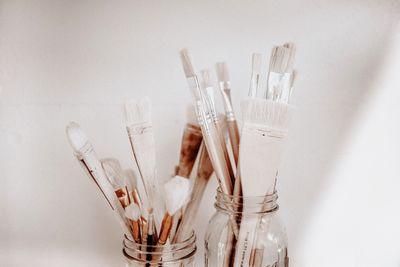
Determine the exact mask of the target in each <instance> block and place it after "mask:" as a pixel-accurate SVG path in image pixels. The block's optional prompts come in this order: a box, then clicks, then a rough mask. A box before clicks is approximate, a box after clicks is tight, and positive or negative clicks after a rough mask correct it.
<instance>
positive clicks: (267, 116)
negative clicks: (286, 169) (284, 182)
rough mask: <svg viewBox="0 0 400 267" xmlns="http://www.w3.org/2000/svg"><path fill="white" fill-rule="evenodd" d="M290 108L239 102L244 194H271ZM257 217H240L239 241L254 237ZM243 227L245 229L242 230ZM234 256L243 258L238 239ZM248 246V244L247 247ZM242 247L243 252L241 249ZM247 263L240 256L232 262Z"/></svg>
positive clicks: (262, 102) (255, 101) (268, 102)
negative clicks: (237, 250)
mask: <svg viewBox="0 0 400 267" xmlns="http://www.w3.org/2000/svg"><path fill="white" fill-rule="evenodd" d="M290 114H291V109H290V107H289V105H287V104H284V103H280V102H276V101H271V100H266V99H258V98H252V99H247V100H245V101H243V102H242V115H243V128H242V135H241V144H240V155H239V160H240V177H241V183H242V192H243V196H244V197H250V196H253V197H254V196H265V195H267V194H272V193H273V189H274V181H275V176H276V173H277V170H278V168H279V166H280V163H281V160H282V154H283V149H284V144H285V141H286V135H287V129H288V123H289V120H290ZM256 225H257V219H256V220H254V218H253V219H249V218H246V216H244V218H243V219H242V224H241V227H240V234H239V240H244V239H245V238H247V239H248V240H253V239H254V231H255V229H256ZM244 226H245V228H246V229H243V227H244ZM238 244H239V246H238V247H237V248H238V249H239V250H240V251H239V253H238V252H237V253H236V255H239V256H243V255H245V257H247V255H248V254H249V253H247V252H246V250H247V248H248V247H249V244H246V246H245V244H244V242H238ZM250 248H251V246H250ZM241 250H243V251H241ZM241 261H243V262H249V260H248V259H246V258H244V259H243V258H242V259H237V260H235V263H239V262H241Z"/></svg>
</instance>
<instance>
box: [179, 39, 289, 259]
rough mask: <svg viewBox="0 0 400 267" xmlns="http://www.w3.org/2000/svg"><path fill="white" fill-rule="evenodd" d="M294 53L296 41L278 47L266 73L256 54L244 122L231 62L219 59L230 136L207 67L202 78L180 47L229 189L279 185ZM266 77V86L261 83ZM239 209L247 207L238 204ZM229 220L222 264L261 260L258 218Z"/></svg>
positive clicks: (236, 192)
mask: <svg viewBox="0 0 400 267" xmlns="http://www.w3.org/2000/svg"><path fill="white" fill-rule="evenodd" d="M294 56H295V47H294V45H293V44H291V43H287V44H284V45H282V46H276V47H274V48H273V50H272V54H271V58H270V63H269V71H268V72H266V73H265V75H262V73H261V66H262V58H261V55H260V54H253V58H252V71H251V79H250V89H249V91H248V97H247V98H245V99H244V100H242V101H241V103H240V104H241V115H242V123H241V127H239V126H238V123H237V121H236V116H235V112H234V109H233V105H232V99H231V93H230V91H231V86H230V79H229V75H228V69H227V65H226V63H218V64H217V65H216V67H217V77H218V87H219V91H220V94H221V96H222V100H223V103H224V110H225V122H226V127H227V132H228V137H229V141H227V140H226V138H225V135H224V132H223V130H222V124H221V123H222V122H223V121H221V120H220V119H219V117H218V116H217V109H216V105H215V103H216V101H215V99H214V98H215V96H214V90H215V89H214V86H213V83H212V82H211V80H210V75H209V73H208V72H207V71H202V72H201V76H200V77H201V79H200V80H199V78H198V76H197V75H196V73H195V71H194V68H193V65H192V62H191V59H190V57H189V54H188V51H187V50H182V51H181V60H182V64H183V70H184V73H185V76H186V79H187V82H188V85H189V88H190V90H191V94H192V96H193V99H194V104H195V109H196V114H197V119H198V123H199V125H200V128H201V132H202V135H203V141H204V144H205V147H206V148H207V151H208V153H209V157H210V159H211V163H212V167H213V169H214V170H215V174H216V177H217V180H218V183H219V187H220V190H221V191H222V192H223V193H224V194H226V195H231V196H234V197H239V198H241V197H242V198H241V199H246V198H247V197H258V196H267V195H271V194H273V193H274V191H275V184H276V178H277V174H278V169H279V166H280V164H281V161H282V155H283V150H284V145H285V143H286V139H287V138H286V137H287V132H288V123H289V120H290V117H291V107H290V105H289V99H290V96H291V94H292V90H293V82H294V79H295V77H296V72H295V71H294V70H293V61H294ZM263 82H265V86H262V85H261V84H262V83H263ZM246 91H247V90H246ZM239 129H240V130H239ZM239 133H240V134H239ZM243 207H245V205H244V206H242V208H243ZM238 208H239V207H238ZM237 214H246V213H245V212H244V213H239V210H237V213H236V216H237ZM229 221H230V222H229V223H230V233H228V238H227V241H226V244H223V246H224V247H226V250H227V251H226V252H225V254H224V255H225V259H224V261H223V262H224V263H223V266H258V264H257V263H254V262H255V260H254V257H257V255H255V253H260V252H261V253H262V249H263V248H262V247H261V245H260V244H259V243H260V242H258V241H257V237H256V236H257V233H256V232H257V230H256V229H257V225H258V223H259V220H258V219H257V218H254V217H251V218H250V217H246V215H243V217H242V218H239V219H237V217H233V216H232V217H231V218H230V220H229ZM255 251H257V252H255Z"/></svg>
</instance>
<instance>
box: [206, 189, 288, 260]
mask: <svg viewBox="0 0 400 267" xmlns="http://www.w3.org/2000/svg"><path fill="white" fill-rule="evenodd" d="M277 199H278V195H277V193H276V192H275V193H274V194H271V195H267V196H261V197H237V196H236V197H234V196H232V195H226V194H224V193H222V192H221V191H220V190H219V189H218V191H217V196H216V202H215V208H216V212H215V214H214V215H213V217H212V218H211V220H210V222H209V224H208V228H207V232H206V236H205V266H210V267H220V266H223V267H231V266H251V267H287V266H289V257H288V246H287V236H286V231H285V227H284V226H283V224H282V222H281V220H280V219H279V217H278V210H279V206H278V204H277V202H276V201H277Z"/></svg>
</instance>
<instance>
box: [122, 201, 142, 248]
mask: <svg viewBox="0 0 400 267" xmlns="http://www.w3.org/2000/svg"><path fill="white" fill-rule="evenodd" d="M140 216H141V214H140V208H139V206H138V205H137V204H135V203H132V204H130V205H129V206H127V207H126V209H125V217H126V218H127V219H128V221H129V224H130V226H131V232H132V237H133V240H134V241H135V242H136V243H138V244H140V242H141V240H142V239H141V234H140Z"/></svg>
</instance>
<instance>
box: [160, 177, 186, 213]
mask: <svg viewBox="0 0 400 267" xmlns="http://www.w3.org/2000/svg"><path fill="white" fill-rule="evenodd" d="M189 187H190V183H189V179H187V178H184V177H181V176H175V177H174V178H172V179H171V180H169V181H168V182H167V183H166V184H165V185H164V190H165V207H166V209H167V211H168V213H169V214H170V215H173V214H175V212H177V211H178V210H179V209H180V208H182V207H183V205H184V204H185V202H186V200H187V198H188V195H189Z"/></svg>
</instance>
